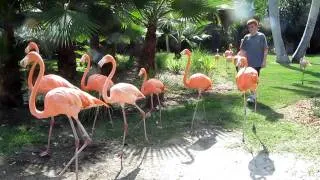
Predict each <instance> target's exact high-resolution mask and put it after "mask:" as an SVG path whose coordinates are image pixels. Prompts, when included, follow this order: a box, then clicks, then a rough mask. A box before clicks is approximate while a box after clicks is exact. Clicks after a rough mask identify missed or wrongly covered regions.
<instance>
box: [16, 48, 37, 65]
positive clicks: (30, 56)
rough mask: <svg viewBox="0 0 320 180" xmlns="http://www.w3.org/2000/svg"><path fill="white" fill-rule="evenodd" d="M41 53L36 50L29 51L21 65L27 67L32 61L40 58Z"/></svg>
mask: <svg viewBox="0 0 320 180" xmlns="http://www.w3.org/2000/svg"><path fill="white" fill-rule="evenodd" d="M39 56H40V55H39V54H38V53H37V52H35V51H31V52H29V53H28V54H27V55H26V56H25V57H24V58H23V59H22V60H21V61H20V63H19V64H20V66H22V67H24V68H26V67H27V65H28V64H30V63H32V62H33V61H34V60H35V59H37V58H39Z"/></svg>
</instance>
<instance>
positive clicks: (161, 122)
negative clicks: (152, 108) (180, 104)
mask: <svg viewBox="0 0 320 180" xmlns="http://www.w3.org/2000/svg"><path fill="white" fill-rule="evenodd" d="M157 98H158V104H159V111H160V112H159V113H160V127H162V122H161V103H160V99H159V94H157Z"/></svg>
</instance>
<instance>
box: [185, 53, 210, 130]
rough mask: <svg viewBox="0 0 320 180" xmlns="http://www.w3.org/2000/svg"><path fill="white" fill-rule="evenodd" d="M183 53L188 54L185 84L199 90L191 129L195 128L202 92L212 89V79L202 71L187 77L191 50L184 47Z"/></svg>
mask: <svg viewBox="0 0 320 180" xmlns="http://www.w3.org/2000/svg"><path fill="white" fill-rule="evenodd" d="M183 54H185V55H187V56H188V62H187V66H186V69H185V72H184V76H183V84H184V86H185V87H186V88H189V89H196V90H198V101H197V104H196V107H195V109H194V113H193V118H192V122H191V129H193V121H194V118H195V115H196V111H197V107H198V103H199V100H200V97H201V94H202V92H204V91H207V90H210V89H212V81H211V79H210V78H209V77H208V76H206V75H204V74H201V73H196V74H193V75H191V76H190V77H189V79H187V76H188V74H189V71H190V64H191V52H190V50H189V49H184V50H183V51H181V55H183Z"/></svg>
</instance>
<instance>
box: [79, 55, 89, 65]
mask: <svg viewBox="0 0 320 180" xmlns="http://www.w3.org/2000/svg"><path fill="white" fill-rule="evenodd" d="M86 61H90V56H89V55H88V54H83V55H82V57H81V59H80V62H81V63H84V62H86Z"/></svg>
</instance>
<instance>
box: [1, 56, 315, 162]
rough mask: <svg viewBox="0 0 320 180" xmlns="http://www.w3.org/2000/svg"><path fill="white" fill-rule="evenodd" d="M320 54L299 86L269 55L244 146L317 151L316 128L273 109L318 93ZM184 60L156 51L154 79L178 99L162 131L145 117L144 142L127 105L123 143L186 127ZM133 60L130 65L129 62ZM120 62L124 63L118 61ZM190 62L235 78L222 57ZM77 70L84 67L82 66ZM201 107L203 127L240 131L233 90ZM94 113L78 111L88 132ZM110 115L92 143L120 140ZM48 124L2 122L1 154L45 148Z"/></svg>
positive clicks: (292, 69)
mask: <svg viewBox="0 0 320 180" xmlns="http://www.w3.org/2000/svg"><path fill="white" fill-rule="evenodd" d="M319 58H320V57H319V56H313V57H308V59H309V60H310V61H311V63H312V66H310V67H307V69H306V72H305V77H304V85H302V84H301V75H302V73H301V71H300V69H299V65H298V64H292V65H289V66H282V65H279V64H277V63H276V62H275V56H274V55H269V56H268V64H267V68H265V69H263V70H262V71H261V77H260V83H259V87H258V106H257V112H256V113H255V112H254V110H253V109H252V107H249V108H248V109H249V110H248V119H247V122H246V123H245V124H244V129H245V139H246V146H247V147H248V148H250V149H253V150H254V151H256V150H257V149H258V147H259V145H260V141H261V142H262V143H263V144H264V145H266V146H267V147H268V149H269V150H270V151H272V152H292V153H298V154H301V155H306V156H309V157H314V156H319V155H320V149H319V147H318V144H319V141H320V135H319V133H318V132H319V128H318V127H310V126H305V125H301V124H297V123H293V122H290V121H286V120H283V114H281V113H279V112H277V110H278V109H279V108H282V107H285V106H287V105H289V104H292V103H294V102H296V101H298V100H300V99H306V98H311V97H319V96H320V63H319ZM48 63H49V64H48ZM54 63H55V62H54V61H48V62H47V66H48V67H55V65H54ZM124 63H126V62H124ZM185 63H186V58H185V57H183V58H182V59H180V60H175V59H173V54H165V53H159V54H158V55H157V66H158V67H159V69H161V71H159V72H160V73H158V74H157V75H156V77H159V78H160V79H162V80H163V81H164V83H165V84H166V85H167V87H168V91H167V92H166V95H165V97H168V96H169V95H175V94H177V95H179V97H177V99H176V101H177V102H178V103H177V104H175V105H167V106H166V107H165V108H164V109H163V111H162V123H163V128H162V129H160V128H157V125H156V123H155V121H157V120H158V119H159V116H158V112H154V113H153V115H152V116H151V117H150V118H149V119H148V120H147V132H148V136H149V138H150V140H151V141H150V143H146V142H145V141H144V136H143V126H142V124H140V125H138V126H136V124H137V123H138V122H139V119H140V116H139V115H138V113H137V111H135V110H132V108H131V107H130V109H129V113H128V117H127V118H128V123H129V135H128V137H127V142H128V143H129V144H130V143H131V144H136V145H141V146H150V145H159V146H161V143H162V142H164V141H166V140H168V139H170V138H173V137H176V136H180V135H182V134H183V133H185V132H188V131H189V130H190V124H191V119H192V115H193V108H194V106H195V103H194V102H195V101H194V100H195V98H196V96H197V94H196V92H193V91H190V90H187V89H185V88H184V87H183V84H182V78H181V77H182V75H181V71H183V69H184V66H185ZM131 64H132V63H128V65H131ZM119 66H120V67H122V66H121V65H119ZM192 66H193V68H192V71H193V72H200V71H203V72H207V73H208V74H209V76H210V77H211V78H212V79H213V80H214V88H215V86H218V85H221V84H224V83H225V82H227V81H228V82H234V78H233V77H234V67H233V66H232V65H231V64H230V65H229V69H226V64H225V62H224V60H223V59H222V58H221V59H220V60H219V62H218V63H215V62H213V57H212V55H207V54H203V53H201V52H196V53H195V55H194V56H193V62H192ZM195 67H197V68H195ZM124 69H125V68H124ZM127 69H130V68H127ZM78 70H83V68H79V69H78ZM168 72H171V73H169V74H170V76H165V75H164V74H168ZM140 82H141V79H138V78H137V80H136V82H134V84H139V83H140ZM78 84H79V83H78ZM173 99H174V98H173ZM141 104H143V103H141ZM201 104H204V105H205V110H206V115H204V113H203V108H202V106H201ZM199 105H200V106H199V109H198V110H199V111H198V112H199V113H198V116H197V119H198V120H200V121H198V122H200V124H201V125H205V124H206V121H205V119H206V120H208V123H209V124H211V125H215V126H217V127H220V128H225V129H228V130H237V131H238V130H239V131H241V130H242V125H243V123H244V112H243V99H242V95H241V94H240V93H239V92H238V91H237V90H236V89H234V90H231V91H228V92H223V93H222V92H216V91H213V92H208V93H205V94H204V98H203V100H202V101H201V102H200V104H199ZM142 107H143V106H142ZM93 112H94V110H87V111H85V112H81V113H80V116H79V117H80V119H82V121H83V122H84V124H85V126H86V127H87V130H88V131H89V130H91V124H92V121H91V120H90V119H91V118H92V117H93ZM30 117H31V116H30ZM27 118H28V117H27ZM113 118H114V127H113V128H112V127H111V126H110V124H108V123H106V120H105V119H107V114H106V112H101V113H100V116H99V118H98V128H97V129H96V135H95V138H94V140H95V141H100V140H103V139H112V140H117V141H121V140H122V138H121V136H122V116H121V111H120V109H119V108H118V107H117V106H115V107H113ZM64 120H66V118H65V117H59V118H58V120H57V121H60V122H65V126H68V127H69V124H68V123H67V121H64ZM48 124H49V121H46V122H41V123H40V122H39V121H38V120H36V119H32V120H31V123H26V124H22V125H19V126H17V127H11V126H8V125H5V126H1V127H0V142H1V143H0V154H4V155H10V154H12V153H13V152H15V151H19V150H20V149H21V147H23V146H25V145H32V144H33V145H36V146H39V147H43V146H44V145H45V143H46V140H47V139H46V138H47V130H48V127H47V125H48ZM253 124H255V127H256V135H255V134H254V133H253V131H252V125H253ZM197 127H199V126H196V128H197ZM201 127H203V126H201ZM56 132H57V131H55V130H54V132H53V136H54V138H53V142H54V141H55V140H57V137H56V136H57V134H56ZM68 138H69V137H68ZM69 139H70V138H69Z"/></svg>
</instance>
